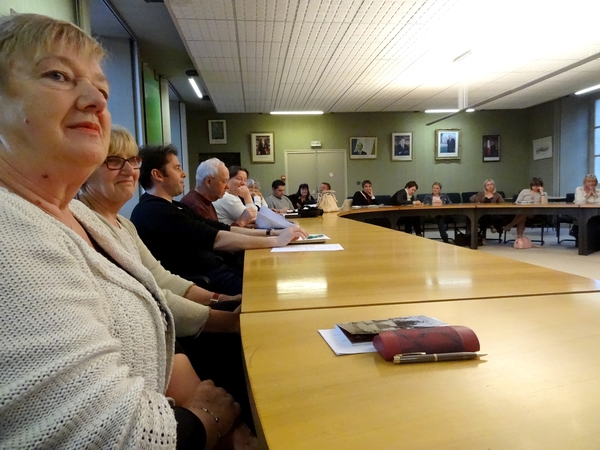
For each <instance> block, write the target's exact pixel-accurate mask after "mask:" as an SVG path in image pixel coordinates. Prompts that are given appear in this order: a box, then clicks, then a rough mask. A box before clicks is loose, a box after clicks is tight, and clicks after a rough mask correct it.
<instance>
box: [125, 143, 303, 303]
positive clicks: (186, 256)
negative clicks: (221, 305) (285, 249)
mask: <svg viewBox="0 0 600 450" xmlns="http://www.w3.org/2000/svg"><path fill="white" fill-rule="evenodd" d="M140 156H141V157H142V159H143V161H144V164H142V166H141V168H140V184H141V185H142V187H143V188H144V189H145V190H146V193H144V194H143V195H142V196H141V197H140V201H139V203H138V204H137V205H136V207H135V208H134V209H133V212H132V214H131V221H132V222H133V223H134V224H135V226H136V228H137V231H138V234H139V236H140V238H141V239H142V241H143V242H144V244H146V246H147V247H148V249H149V250H150V251H151V252H152V254H153V256H154V257H155V258H156V259H157V260H159V261H160V262H161V264H162V265H163V266H164V267H165V268H166V269H167V270H170V271H171V272H173V273H176V274H177V275H179V276H181V277H184V278H186V279H188V280H191V281H196V279H198V276H204V277H208V278H209V279H210V288H211V289H213V290H215V291H217V292H219V293H223V294H228V295H237V294H240V293H241V292H242V273H241V271H240V270H237V269H234V268H231V267H228V266H227V265H225V264H224V263H223V262H222V260H220V259H219V258H217V255H215V251H226V252H236V251H240V250H245V249H250V248H272V247H282V246H285V245H287V244H288V243H289V242H290V241H291V240H293V239H297V238H298V237H306V236H307V233H306V232H305V231H304V230H302V229H301V228H299V227H290V228H286V229H284V230H254V229H248V228H242V227H230V226H229V225H225V224H223V223H220V222H214V221H212V220H210V219H206V218H204V217H202V216H200V215H199V214H196V213H195V212H193V211H192V210H190V209H189V208H188V207H187V206H185V205H183V204H182V203H179V202H177V201H175V200H174V197H176V196H178V195H180V194H181V193H182V192H183V186H184V184H183V180H184V178H185V176H186V175H185V172H184V171H183V170H181V166H180V164H179V160H178V159H177V150H176V149H175V147H173V146H172V145H167V146H156V147H151V146H146V147H144V148H142V150H141V151H140Z"/></svg>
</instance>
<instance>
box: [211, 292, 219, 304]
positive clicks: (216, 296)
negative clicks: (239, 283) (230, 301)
mask: <svg viewBox="0 0 600 450" xmlns="http://www.w3.org/2000/svg"><path fill="white" fill-rule="evenodd" d="M219 295H221V294H217V293H216V292H213V295H212V297H211V298H210V302H211V303H219Z"/></svg>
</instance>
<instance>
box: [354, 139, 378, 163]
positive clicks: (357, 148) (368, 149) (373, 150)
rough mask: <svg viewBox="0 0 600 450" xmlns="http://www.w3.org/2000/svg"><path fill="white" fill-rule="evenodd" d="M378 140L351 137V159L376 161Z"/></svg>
mask: <svg viewBox="0 0 600 450" xmlns="http://www.w3.org/2000/svg"><path fill="white" fill-rule="evenodd" d="M376 158H377V138H376V137H351V138H350V159H376Z"/></svg>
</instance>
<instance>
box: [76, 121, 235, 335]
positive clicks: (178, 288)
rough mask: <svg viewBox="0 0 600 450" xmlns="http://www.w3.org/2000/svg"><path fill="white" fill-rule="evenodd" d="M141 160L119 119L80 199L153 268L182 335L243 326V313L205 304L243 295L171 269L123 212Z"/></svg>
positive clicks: (135, 185) (134, 143)
mask: <svg viewBox="0 0 600 450" xmlns="http://www.w3.org/2000/svg"><path fill="white" fill-rule="evenodd" d="M140 163H141V158H140V157H139V156H138V147H137V144H136V142H135V140H134V138H133V136H131V134H129V132H128V131H127V130H126V129H125V128H123V127H121V126H118V125H113V126H112V128H111V135H110V146H109V149H108V156H107V158H106V160H105V161H104V164H102V165H101V166H100V167H98V168H97V169H96V170H95V171H94V173H92V174H91V175H90V176H89V177H88V179H87V180H86V182H85V183H84V184H83V186H81V189H80V190H79V193H78V195H77V199H78V200H79V201H81V202H82V203H83V204H85V205H86V206H87V207H88V208H90V209H91V210H92V211H94V212H95V213H96V214H97V215H98V217H99V218H100V219H101V221H102V222H103V223H104V224H105V225H106V227H107V228H108V229H109V231H110V232H111V233H112V234H113V236H114V237H115V239H117V240H118V241H119V242H120V243H121V245H122V247H123V248H124V249H125V250H127V251H128V252H129V253H130V254H131V255H132V256H133V257H134V258H136V259H137V260H139V262H140V263H142V264H143V265H144V266H145V267H146V268H147V269H148V270H149V271H150V272H151V273H152V275H153V276H154V279H155V280H156V283H157V284H158V285H159V286H160V287H161V289H162V290H163V292H164V294H165V297H166V299H167V304H168V306H169V309H171V312H172V313H173V317H174V319H175V327H176V331H177V337H184V336H197V335H198V333H200V331H201V330H202V329H203V328H204V329H206V330H208V331H215V330H220V331H228V332H232V331H233V332H236V331H239V313H238V314H237V317H233V316H232V317H229V316H231V313H229V312H226V311H213V312H212V314H211V313H210V310H209V309H208V308H207V306H204V305H209V306H212V305H215V304H217V303H219V302H229V301H234V302H236V303H239V300H240V299H241V295H237V296H235V297H230V296H227V295H223V294H218V293H214V292H210V291H207V290H206V289H203V288H201V287H199V286H196V285H195V284H194V283H192V282H191V281H188V280H185V279H183V278H181V277H179V276H177V275H173V274H172V273H170V272H169V271H168V270H165V269H164V268H163V266H162V265H161V264H160V262H159V261H157V260H156V259H155V258H154V257H153V256H152V254H151V253H150V251H149V250H148V248H147V247H146V246H145V245H144V243H143V242H142V241H141V239H140V238H139V236H138V234H137V231H136V229H135V226H134V225H133V223H131V222H130V221H129V220H127V219H126V218H125V217H123V216H121V215H119V211H120V210H121V208H122V207H123V205H124V204H125V203H126V202H127V201H129V200H130V199H131V198H132V197H133V194H134V192H135V190H136V188H137V182H138V179H139V176H140ZM127 181H131V182H127ZM183 297H185V298H183ZM215 324H216V326H215ZM223 326H225V327H226V328H223Z"/></svg>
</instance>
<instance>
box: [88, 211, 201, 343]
mask: <svg viewBox="0 0 600 450" xmlns="http://www.w3.org/2000/svg"><path fill="white" fill-rule="evenodd" d="M96 215H97V216H98V218H99V219H100V220H101V221H102V222H104V223H105V224H106V226H107V227H108V228H109V230H110V231H111V232H112V235H113V236H114V237H115V238H116V239H117V240H118V241H119V242H120V243H121V244H122V245H123V247H124V248H125V249H126V250H127V251H128V252H129V253H131V254H132V255H133V256H134V257H138V258H139V260H140V262H141V263H142V264H143V265H144V266H145V267H146V268H147V269H148V270H149V271H150V272H151V273H152V275H153V276H154V279H155V280H156V284H158V286H160V288H161V289H162V291H163V294H164V295H165V299H166V300H167V305H168V306H169V309H170V310H171V314H173V319H174V320H175V332H176V335H177V337H186V336H193V337H196V336H198V334H200V332H201V331H202V329H203V328H204V325H206V321H207V320H208V316H209V315H210V308H209V307H208V306H205V305H201V304H199V303H196V302H193V301H191V300H188V299H187V298H184V297H183V295H184V294H185V293H186V292H187V290H188V289H189V288H190V286H192V285H193V284H194V283H192V282H191V281H188V280H186V279H184V278H181V277H179V276H177V275H174V274H172V273H171V272H169V271H168V270H167V269H165V268H164V267H163V266H162V265H161V264H160V261H157V260H156V258H155V257H154V256H153V255H152V253H150V250H148V247H146V245H145V244H144V243H143V242H142V240H141V239H140V237H139V236H138V234H137V230H136V229H135V225H134V224H133V223H132V222H131V221H130V220H128V219H126V218H125V217H123V216H117V218H118V221H119V223H120V224H121V228H117V227H115V226H114V225H112V224H111V223H110V222H109V221H108V220H106V219H105V218H104V217H102V216H101V215H100V214H98V213H96Z"/></svg>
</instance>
